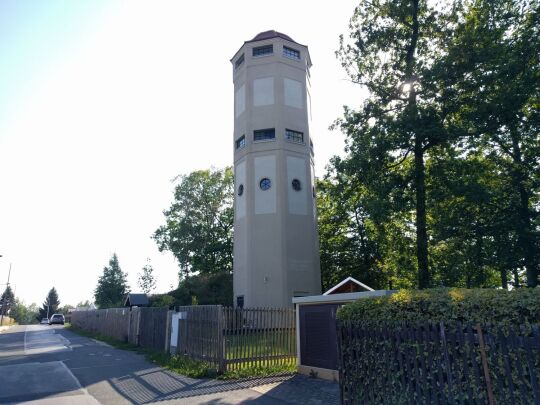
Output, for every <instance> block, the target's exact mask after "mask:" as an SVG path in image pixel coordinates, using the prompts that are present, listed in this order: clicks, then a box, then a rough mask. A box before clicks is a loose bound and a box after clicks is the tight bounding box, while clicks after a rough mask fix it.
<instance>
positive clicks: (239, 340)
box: [72, 305, 296, 372]
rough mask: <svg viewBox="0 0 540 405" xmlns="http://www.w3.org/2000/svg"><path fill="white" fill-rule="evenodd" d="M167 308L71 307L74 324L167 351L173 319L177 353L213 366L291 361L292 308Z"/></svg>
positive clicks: (238, 366) (293, 354)
mask: <svg viewBox="0 0 540 405" xmlns="http://www.w3.org/2000/svg"><path fill="white" fill-rule="evenodd" d="M173 314H174V313H173V311H168V310H167V308H132V309H131V310H130V308H111V309H99V310H94V311H75V312H73V313H72V324H73V326H75V327H76V328H79V329H82V330H85V331H89V332H93V333H99V334H101V335H103V336H108V337H111V338H113V339H117V340H120V341H122V342H129V343H132V344H134V345H137V346H141V347H147V348H152V349H155V350H160V351H165V352H168V351H169V348H170V346H171V344H170V343H171V342H170V338H171V329H174V328H173V326H172V319H176V321H175V322H177V324H176V325H175V326H176V331H177V332H176V339H177V340H176V342H172V346H174V347H175V348H176V349H175V350H176V354H180V355H184V356H186V357H189V358H192V359H195V360H200V361H205V362H207V363H209V364H211V365H213V366H214V367H215V368H216V370H218V371H220V372H224V371H227V370H238V369H241V368H244V367H251V366H278V365H294V364H295V362H296V327H295V325H296V323H295V312H294V310H293V309H289V308H284V309H262V308H256V309H235V308H224V307H222V306H221V305H195V306H185V307H178V308H177V311H176V315H175V316H173Z"/></svg>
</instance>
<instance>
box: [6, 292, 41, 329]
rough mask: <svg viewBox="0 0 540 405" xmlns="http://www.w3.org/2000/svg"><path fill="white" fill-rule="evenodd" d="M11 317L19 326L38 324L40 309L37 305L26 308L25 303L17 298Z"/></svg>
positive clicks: (33, 304)
mask: <svg viewBox="0 0 540 405" xmlns="http://www.w3.org/2000/svg"><path fill="white" fill-rule="evenodd" d="M10 316H11V317H12V318H13V319H15V322H17V323H18V324H19V325H28V324H31V323H36V319H37V317H38V316H39V308H38V306H37V305H36V304H35V303H32V304H30V305H28V306H26V305H25V304H24V302H23V301H21V300H20V299H18V298H15V302H14V304H13V306H12V308H11V313H10Z"/></svg>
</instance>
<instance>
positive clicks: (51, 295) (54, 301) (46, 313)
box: [37, 287, 60, 320]
mask: <svg viewBox="0 0 540 405" xmlns="http://www.w3.org/2000/svg"><path fill="white" fill-rule="evenodd" d="M59 306H60V299H59V298H58V292H57V291H56V288H54V287H52V288H51V289H50V290H49V292H48V293H47V297H46V298H45V301H44V302H43V305H42V306H41V308H40V309H39V313H38V316H37V320H41V319H43V318H50V317H51V316H52V314H54V313H55V312H56V311H57V310H58V307H59Z"/></svg>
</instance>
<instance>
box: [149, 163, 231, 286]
mask: <svg viewBox="0 0 540 405" xmlns="http://www.w3.org/2000/svg"><path fill="white" fill-rule="evenodd" d="M176 181H177V184H176V186H175V190H174V200H173V203H172V204H171V206H170V208H169V209H168V210H166V211H165V212H164V215H165V225H162V226H161V227H159V229H157V230H156V232H155V233H154V236H153V237H154V239H155V241H156V242H157V244H158V247H159V250H160V251H164V250H167V251H170V252H171V253H172V254H173V255H174V256H175V258H176V259H177V260H178V263H179V265H180V277H181V278H182V277H187V276H189V275H191V274H197V273H201V274H216V273H220V272H226V273H231V272H232V243H233V237H232V231H233V208H232V207H233V174H232V169H231V168H230V167H228V168H226V169H223V170H219V169H216V170H198V171H195V172H192V173H190V174H188V175H182V176H179V177H178V178H177V179H176Z"/></svg>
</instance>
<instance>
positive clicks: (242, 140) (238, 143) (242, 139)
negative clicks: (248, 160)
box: [236, 135, 246, 149]
mask: <svg viewBox="0 0 540 405" xmlns="http://www.w3.org/2000/svg"><path fill="white" fill-rule="evenodd" d="M245 146H246V136H245V135H242V136H241V137H240V138H238V139H237V140H236V149H242V148H243V147H245Z"/></svg>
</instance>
